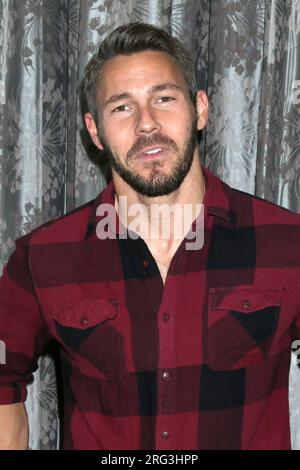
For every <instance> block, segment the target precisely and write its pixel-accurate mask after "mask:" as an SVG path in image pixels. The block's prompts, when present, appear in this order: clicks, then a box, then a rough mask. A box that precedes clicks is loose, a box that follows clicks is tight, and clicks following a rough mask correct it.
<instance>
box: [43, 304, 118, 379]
mask: <svg viewBox="0 0 300 470" xmlns="http://www.w3.org/2000/svg"><path fill="white" fill-rule="evenodd" d="M119 310H120V309H119V302H118V301H117V300H115V299H109V300H108V299H80V300H78V301H76V302H71V303H67V304H64V305H59V306H57V307H55V306H54V307H53V310H52V316H53V319H54V322H55V329H56V334H57V337H58V340H59V342H60V343H61V344H62V345H63V346H64V348H65V349H66V350H67V351H68V353H69V354H70V356H72V358H73V361H75V362H77V365H78V366H79V367H80V368H81V369H83V371H84V372H87V373H89V374H93V375H94V374H95V372H96V373H98V374H99V375H100V376H103V377H104V378H105V377H109V378H117V377H120V376H122V375H123V374H124V373H125V359H124V336H123V334H122V329H123V328H122V317H121V315H120V314H119Z"/></svg>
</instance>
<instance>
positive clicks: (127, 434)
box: [0, 168, 300, 450]
mask: <svg viewBox="0 0 300 470" xmlns="http://www.w3.org/2000/svg"><path fill="white" fill-rule="evenodd" d="M203 173H204V176H205V182H206V193H205V199H204V245H203V247H202V248H201V249H199V250H186V249H185V240H183V241H182V243H181V245H180V247H179V248H178V250H177V252H176V253H175V255H174V257H173V259H172V262H171V265H170V267H169V271H168V275H167V278H166V283H165V284H163V282H162V279H161V276H160V272H159V269H158V267H157V265H156V262H155V260H154V259H153V257H152V255H151V253H150V251H149V250H148V248H147V245H146V243H145V242H144V241H143V240H142V239H141V238H137V239H132V238H127V239H125V238H124V237H121V236H120V232H119V230H118V224H117V227H116V230H115V237H114V238H113V237H110V238H107V239H103V240H100V239H99V238H98V236H97V224H98V222H99V221H100V219H101V217H102V221H103V216H97V208H98V207H99V205H100V204H103V203H106V204H112V205H113V204H114V197H115V190H114V186H113V183H112V182H111V183H110V184H109V185H108V186H107V187H106V188H105V190H104V191H103V192H102V193H100V195H99V196H98V197H97V198H96V199H95V200H93V201H91V202H89V203H88V204H86V205H85V206H82V207H81V208H79V209H77V210H76V211H73V212H72V213H70V214H68V215H66V216H64V217H62V218H60V219H57V220H55V221H52V222H50V223H48V224H46V225H43V226H42V227H40V228H38V229H36V230H35V231H33V232H31V233H30V234H29V235H26V236H24V237H22V238H20V239H18V240H17V242H16V250H15V252H14V254H13V255H12V257H11V258H10V260H9V262H8V263H7V265H6V267H5V270H4V273H3V277H2V279H1V281H0V325H1V330H0V339H1V340H2V341H4V342H5V344H6V347H7V351H6V364H2V365H0V403H1V404H9V403H16V402H20V401H24V400H25V398H26V384H27V383H28V382H29V381H30V380H31V377H32V372H33V371H34V370H35V369H36V367H37V358H38V356H39V355H40V354H42V352H43V350H44V348H45V345H46V344H47V342H48V341H49V340H51V339H53V338H54V339H55V340H56V341H57V342H58V344H59V346H60V356H61V370H62V377H63V394H64V448H65V449H110V450H113V449H146V450H148V449H158V450H159V449H164V450H172V449H289V448H290V428H289V407H288V375H289V366H290V349H291V343H292V341H293V340H294V339H296V338H299V337H300V293H299V287H300V249H299V240H300V217H299V215H296V214H293V213H291V212H288V211H287V210H284V209H282V208H279V207H277V206H275V205H273V204H270V203H267V202H265V201H262V200H260V199H258V198H255V197H253V196H249V195H247V194H245V193H242V192H240V191H237V190H234V189H232V188H230V187H229V186H227V185H226V184H225V183H223V182H222V181H221V180H219V179H218V178H217V177H215V176H214V175H213V174H212V173H210V172H209V170H207V169H205V168H203ZM193 225H194V224H193Z"/></svg>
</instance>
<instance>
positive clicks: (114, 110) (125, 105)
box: [112, 104, 128, 113]
mask: <svg viewBox="0 0 300 470" xmlns="http://www.w3.org/2000/svg"><path fill="white" fill-rule="evenodd" d="M127 109H128V106H127V104H121V105H120V106H117V107H116V108H114V109H113V110H112V112H113V113H119V112H122V111H127Z"/></svg>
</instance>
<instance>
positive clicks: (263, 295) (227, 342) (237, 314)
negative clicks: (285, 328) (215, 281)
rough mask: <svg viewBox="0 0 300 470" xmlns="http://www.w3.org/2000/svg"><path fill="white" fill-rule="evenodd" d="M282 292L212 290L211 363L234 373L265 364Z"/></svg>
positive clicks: (240, 288) (267, 289) (273, 289)
mask: <svg viewBox="0 0 300 470" xmlns="http://www.w3.org/2000/svg"><path fill="white" fill-rule="evenodd" d="M282 292H283V289H282V288H281V287H270V286H237V287H231V288H212V289H210V290H209V307H208V364H209V366H210V367H211V368H212V369H214V370H234V369H240V368H246V367H250V366H251V365H255V364H258V363H259V362H261V361H264V360H265V359H266V358H267V356H268V352H269V349H270V346H271V342H272V339H273V336H274V332H275V330H276V326H277V322H278V318H279V313H280V302H281V297H282Z"/></svg>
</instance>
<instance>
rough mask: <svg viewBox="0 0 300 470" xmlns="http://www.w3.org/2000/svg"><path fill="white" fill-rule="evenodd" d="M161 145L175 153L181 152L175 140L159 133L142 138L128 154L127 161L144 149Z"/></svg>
mask: <svg viewBox="0 0 300 470" xmlns="http://www.w3.org/2000/svg"><path fill="white" fill-rule="evenodd" d="M160 144H161V145H164V146H165V147H168V148H170V149H172V150H174V151H175V152H178V151H179V148H178V147H177V145H176V144H175V142H174V140H172V139H169V138H168V137H166V136H165V135H162V134H159V133H157V134H154V135H152V136H150V137H146V136H142V137H140V138H139V139H138V140H137V141H136V142H135V143H134V144H133V146H132V147H131V148H130V150H129V151H128V152H127V160H131V159H132V158H133V157H134V156H135V155H136V154H138V153H140V152H141V151H142V150H143V148H144V147H150V146H151V145H160Z"/></svg>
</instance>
